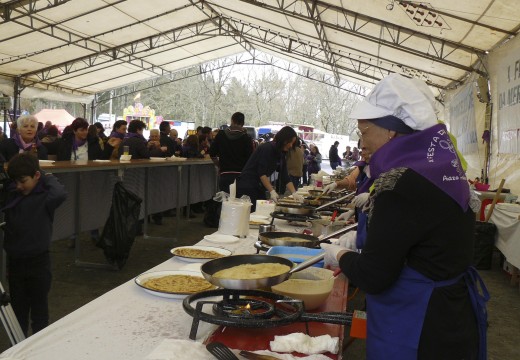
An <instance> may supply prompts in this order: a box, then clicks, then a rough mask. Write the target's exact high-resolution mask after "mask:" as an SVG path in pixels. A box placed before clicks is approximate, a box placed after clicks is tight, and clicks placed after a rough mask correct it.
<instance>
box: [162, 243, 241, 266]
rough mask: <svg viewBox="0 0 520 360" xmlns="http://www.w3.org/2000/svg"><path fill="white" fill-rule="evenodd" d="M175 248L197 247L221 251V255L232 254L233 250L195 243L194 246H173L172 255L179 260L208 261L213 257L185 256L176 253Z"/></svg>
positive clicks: (198, 248)
mask: <svg viewBox="0 0 520 360" xmlns="http://www.w3.org/2000/svg"><path fill="white" fill-rule="evenodd" d="M175 249H197V250H206V251H215V252H217V253H219V254H221V255H224V256H229V255H231V251H229V250H227V249H222V248H218V247H214V246H198V245H194V246H179V247H176V248H173V249H171V250H170V252H171V253H172V255H174V256H175V257H176V258H178V259H179V260H182V261H186V262H207V261H210V260H213V259H208V258H192V257H185V256H180V255H176V254H174V250H175Z"/></svg>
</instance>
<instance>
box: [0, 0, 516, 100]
mask: <svg viewBox="0 0 520 360" xmlns="http://www.w3.org/2000/svg"><path fill="white" fill-rule="evenodd" d="M0 5H2V6H0V15H1V18H0V44H1V45H0V74H2V75H6V76H8V77H10V78H11V79H16V78H18V79H19V81H20V84H19V85H20V87H21V88H26V87H36V88H40V89H45V90H56V91H58V92H66V93H72V94H77V95H91V94H95V93H98V92H100V91H104V90H107V89H112V88H115V87H119V86H122V85H126V84H129V83H133V82H136V81H139V80H145V79H149V78H151V77H157V76H163V75H166V76H173V74H174V73H175V72H176V71H179V70H182V69H186V68H189V67H192V66H194V65H197V64H202V63H206V62H208V61H210V60H214V59H219V58H224V57H229V56H233V55H236V54H242V53H244V52H245V53H246V54H247V55H248V56H247V58H246V60H244V62H247V63H254V62H255V61H260V62H262V61H263V60H262V59H260V58H259V55H258V54H259V52H261V53H263V54H268V55H270V56H274V57H277V58H280V59H283V60H288V61H290V62H293V63H297V64H301V65H304V66H306V67H308V68H310V69H313V70H319V71H320V72H322V73H323V74H325V75H326V76H328V79H329V81H330V82H331V83H333V84H336V85H338V84H340V85H341V84H342V83H344V82H346V81H350V82H354V83H356V84H359V85H363V86H369V87H370V86H371V84H374V83H376V82H377V81H378V80H380V79H381V78H382V77H384V76H385V75H387V74H388V73H390V72H399V73H402V74H405V75H407V76H414V77H418V78H421V79H423V80H426V81H427V82H428V83H429V84H430V85H431V87H432V89H433V90H434V91H435V92H436V94H437V95H439V94H441V93H442V92H443V91H444V90H446V89H448V88H450V87H454V86H457V85H458V84H459V83H461V82H463V81H464V80H465V79H466V77H467V76H468V74H470V73H472V72H477V73H480V74H483V75H485V73H486V69H485V68H484V67H483V66H482V59H483V58H484V57H485V56H486V52H487V51H490V50H492V49H493V48H495V47H496V46H497V45H498V44H500V43H502V42H503V41H504V40H506V39H508V38H509V37H511V36H514V35H516V34H517V32H518V29H519V23H520V7H519V6H517V5H518V4H516V2H515V1H509V0H460V1H451V0H436V1H434V2H432V3H424V2H414V1H396V0H366V1H345V0H316V1H311V0H295V1H277V0H262V1H255V0H242V1H240V0H212V1H196V0H169V1H164V0H147V1H146V2H143V1H141V0H89V1H81V0H54V1H46V0H0ZM24 91H25V90H24ZM364 91H365V90H363V88H361V87H359V88H358V89H357V92H359V93H360V94H363V93H364Z"/></svg>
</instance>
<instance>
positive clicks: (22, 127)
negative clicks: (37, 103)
mask: <svg viewBox="0 0 520 360" xmlns="http://www.w3.org/2000/svg"><path fill="white" fill-rule="evenodd" d="M37 129H38V119H36V117H34V116H32V115H26V116H20V117H19V118H18V119H17V120H16V131H15V132H14V134H13V137H12V138H10V139H5V140H4V141H2V142H1V143H0V154H1V155H2V156H3V157H4V161H9V160H10V159H11V158H12V157H13V156H15V155H16V154H19V153H27V152H29V153H33V154H34V155H36V157H37V158H38V159H40V160H47V148H46V147H45V146H42V143H41V141H40V139H39V138H38V136H37V133H38V132H37Z"/></svg>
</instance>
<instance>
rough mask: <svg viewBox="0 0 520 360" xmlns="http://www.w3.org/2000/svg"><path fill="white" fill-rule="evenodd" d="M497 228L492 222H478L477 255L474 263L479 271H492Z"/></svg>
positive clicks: (476, 229) (476, 228)
mask: <svg viewBox="0 0 520 360" xmlns="http://www.w3.org/2000/svg"><path fill="white" fill-rule="evenodd" d="M496 232H497V227H496V226H495V224H493V223H490V222H481V221H477V223H476V225H475V254H474V257H473V263H474V265H475V267H476V268H477V269H478V270H489V269H491V260H492V258H493V248H494V247H495V234H496Z"/></svg>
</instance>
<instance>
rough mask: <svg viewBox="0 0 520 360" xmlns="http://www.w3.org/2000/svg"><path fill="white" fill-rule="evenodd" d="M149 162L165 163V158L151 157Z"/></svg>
mask: <svg viewBox="0 0 520 360" xmlns="http://www.w3.org/2000/svg"><path fill="white" fill-rule="evenodd" d="M150 160H151V161H165V160H166V158H163V157H151V158H150Z"/></svg>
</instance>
